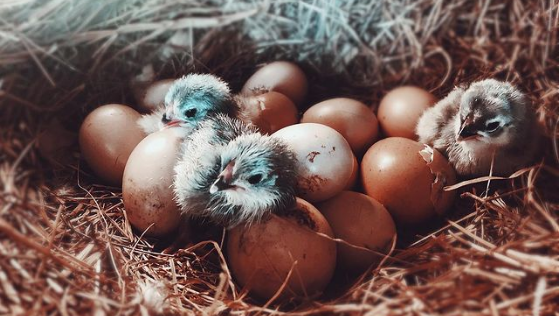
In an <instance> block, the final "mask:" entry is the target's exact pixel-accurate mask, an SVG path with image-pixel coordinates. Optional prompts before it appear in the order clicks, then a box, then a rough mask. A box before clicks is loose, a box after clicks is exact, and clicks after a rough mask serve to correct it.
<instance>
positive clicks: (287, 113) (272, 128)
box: [241, 91, 298, 134]
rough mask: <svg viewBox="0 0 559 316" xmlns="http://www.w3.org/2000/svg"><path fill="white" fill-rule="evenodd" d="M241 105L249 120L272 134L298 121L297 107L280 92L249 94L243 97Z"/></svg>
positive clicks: (261, 129) (263, 131)
mask: <svg viewBox="0 0 559 316" xmlns="http://www.w3.org/2000/svg"><path fill="white" fill-rule="evenodd" d="M241 106H242V112H243V114H244V115H245V116H246V119H247V121H248V122H250V123H252V124H254V125H256V126H258V128H259V129H260V131H261V132H262V133H265V134H272V133H274V132H276V131H278V130H280V129H281V128H284V127H286V126H289V125H293V124H297V122H298V111H297V107H296V106H295V104H293V101H291V99H289V98H288V97H286V96H285V95H283V94H281V93H279V92H275V91H270V92H267V93H264V94H260V95H256V96H249V97H247V98H245V99H243V102H241Z"/></svg>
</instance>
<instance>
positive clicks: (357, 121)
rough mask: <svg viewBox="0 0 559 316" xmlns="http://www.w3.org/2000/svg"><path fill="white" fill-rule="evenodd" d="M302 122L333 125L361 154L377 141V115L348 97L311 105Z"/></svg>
mask: <svg viewBox="0 0 559 316" xmlns="http://www.w3.org/2000/svg"><path fill="white" fill-rule="evenodd" d="M301 123H319V124H324V125H327V126H330V127H332V128H333V129H335V130H336V131H338V132H339V133H340V134H342V135H343V136H344V137H345V139H346V140H347V141H348V143H349V145H350V146H351V149H352V150H353V152H354V153H355V154H356V155H358V156H361V155H363V153H364V152H365V151H366V150H367V149H368V148H369V147H370V146H371V145H372V144H373V143H374V142H375V141H376V139H377V136H378V121H377V117H376V116H375V114H374V113H373V111H371V109H369V108H368V107H367V106H366V105H365V104H363V103H361V102H359V101H357V100H353V99H348V98H335V99H330V100H326V101H322V102H320V103H317V104H315V105H313V106H312V107H310V108H309V109H308V110H307V111H306V112H305V114H303V117H302V118H301Z"/></svg>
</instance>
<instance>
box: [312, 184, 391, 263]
mask: <svg viewBox="0 0 559 316" xmlns="http://www.w3.org/2000/svg"><path fill="white" fill-rule="evenodd" d="M316 208H317V209H318V210H319V211H320V212H321V213H322V214H323V215H324V217H325V218H326V220H327V221H328V223H329V224H330V226H331V227H332V230H333V231H334V236H335V237H336V239H341V240H342V242H338V259H337V269H338V270H341V271H344V272H346V273H348V274H359V273H362V272H365V270H367V269H368V268H369V267H371V266H372V265H376V264H378V263H379V262H380V261H381V260H382V259H383V257H384V255H385V254H387V253H388V251H390V248H391V245H392V243H393V241H394V238H396V226H395V225H394V221H393V220H392V217H391V216H390V214H389V213H388V211H387V210H386V208H385V207H384V206H383V205H382V204H380V203H379V202H377V201H376V200H374V199H373V198H371V197H369V196H367V195H365V194H361V193H357V192H351V191H343V192H342V193H340V194H338V195H336V196H335V197H333V198H331V199H329V200H327V201H324V202H321V203H318V204H316Z"/></svg>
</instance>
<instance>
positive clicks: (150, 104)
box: [135, 79, 175, 113]
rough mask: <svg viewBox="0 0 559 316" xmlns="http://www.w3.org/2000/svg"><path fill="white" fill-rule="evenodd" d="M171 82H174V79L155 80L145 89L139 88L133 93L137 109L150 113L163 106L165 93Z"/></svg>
mask: <svg viewBox="0 0 559 316" xmlns="http://www.w3.org/2000/svg"><path fill="white" fill-rule="evenodd" d="M173 82H175V79H165V80H160V81H155V82H154V83H152V84H150V85H149V86H148V87H147V88H146V89H145V90H140V91H139V92H138V94H137V95H135V97H136V102H137V105H138V110H139V111H142V112H144V113H150V112H153V111H154V110H155V109H157V108H159V107H161V106H163V105H164V101H165V95H166V94H167V91H169V88H170V87H171V85H172V84H173Z"/></svg>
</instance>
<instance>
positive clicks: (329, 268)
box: [227, 198, 336, 301]
mask: <svg viewBox="0 0 559 316" xmlns="http://www.w3.org/2000/svg"><path fill="white" fill-rule="evenodd" d="M227 262H228V264H229V268H230V269H231V272H232V274H233V276H234V278H235V280H236V281H237V282H238V283H239V284H240V285H241V286H242V287H244V288H246V289H248V290H249V292H250V293H252V294H253V295H255V296H256V297H259V298H262V299H264V300H268V299H270V298H271V297H273V296H274V295H275V294H276V293H277V292H278V290H280V288H281V287H282V285H283V284H284V282H285V288H284V289H283V290H282V291H281V294H279V296H278V297H279V299H280V300H282V301H285V300H288V299H292V298H301V297H315V296H317V295H319V294H320V293H321V292H322V291H323V290H324V288H325V287H326V286H327V285H328V283H329V282H330V279H331V278H332V275H333V273H334V268H335V266H336V243H335V242H334V240H333V234H332V229H331V228H330V225H329V224H328V222H327V221H326V219H325V218H324V216H322V214H320V212H319V211H318V210H317V209H316V208H315V207H314V206H312V205H311V204H310V203H308V202H306V201H304V200H302V199H300V198H297V204H296V206H295V207H294V208H293V209H291V210H287V211H284V212H280V213H278V214H277V215H276V214H274V215H271V217H270V218H269V219H268V220H267V221H264V222H261V223H254V224H251V225H250V226H244V225H239V226H236V227H235V228H233V229H231V230H230V231H229V234H228V240H227ZM286 279H288V280H287V281H286Z"/></svg>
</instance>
